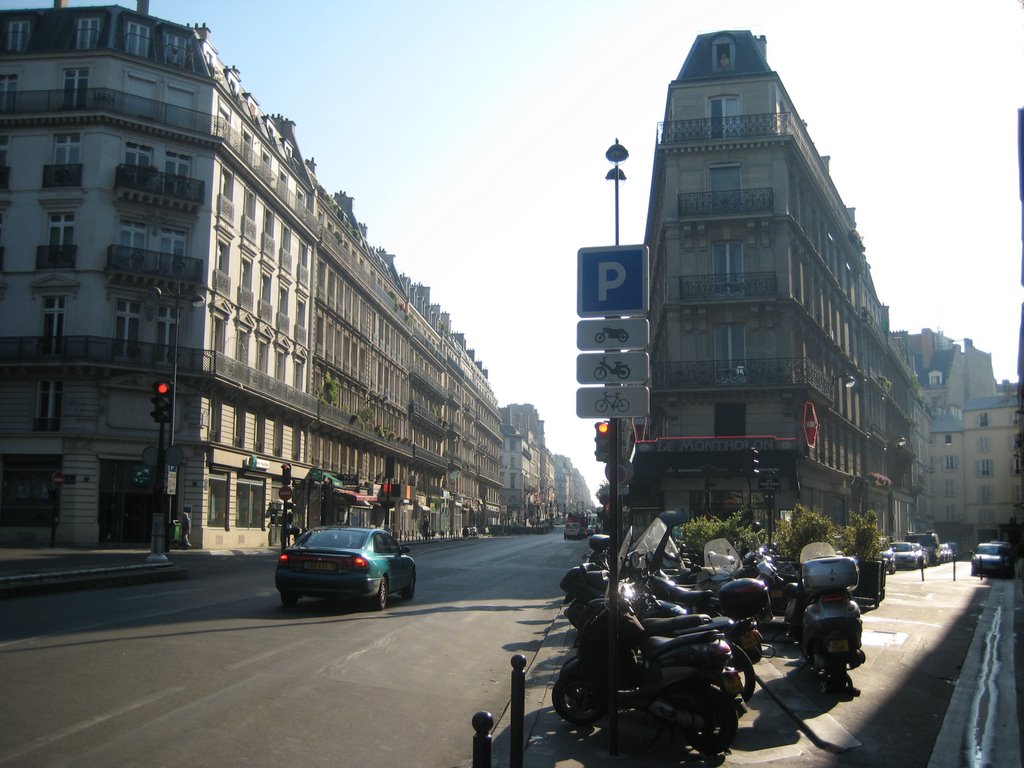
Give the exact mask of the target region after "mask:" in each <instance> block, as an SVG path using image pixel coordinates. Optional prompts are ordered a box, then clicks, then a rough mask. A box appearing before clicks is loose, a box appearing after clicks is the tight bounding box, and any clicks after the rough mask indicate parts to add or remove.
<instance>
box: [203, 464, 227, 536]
mask: <svg viewBox="0 0 1024 768" xmlns="http://www.w3.org/2000/svg"><path fill="white" fill-rule="evenodd" d="M229 482H230V481H229V480H228V476H227V475H225V474H218V473H215V472H212V471H211V472H210V481H209V484H210V504H209V507H208V508H207V511H206V524H207V525H209V526H211V527H213V526H216V527H218V528H225V529H227V527H228V498H229V497H228V485H229Z"/></svg>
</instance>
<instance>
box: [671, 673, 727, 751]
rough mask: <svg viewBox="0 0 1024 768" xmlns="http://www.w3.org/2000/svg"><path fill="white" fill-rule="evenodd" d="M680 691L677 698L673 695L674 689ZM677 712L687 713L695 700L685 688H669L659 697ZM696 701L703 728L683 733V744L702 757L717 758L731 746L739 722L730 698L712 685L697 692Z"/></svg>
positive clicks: (682, 685) (689, 689)
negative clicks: (681, 710)
mask: <svg viewBox="0 0 1024 768" xmlns="http://www.w3.org/2000/svg"><path fill="white" fill-rule="evenodd" d="M676 688H678V689H680V690H679V696H678V698H677V697H676V696H674V695H673V692H674V689H676ZM662 698H664V699H665V700H666V701H668V702H669V703H672V704H673V705H674V706H679V708H680V709H689V707H690V706H691V702H693V700H694V691H693V690H692V689H691V688H690V686H688V685H686V684H679V685H676V686H672V687H670V688H669V689H668V690H667V691H666V692H665V694H664V696H663V697H662ZM696 700H697V701H699V702H700V711H698V712H696V713H695V714H697V715H699V716H700V718H701V720H702V721H703V725H702V726H701V727H699V728H690V729H687V730H686V731H685V736H686V742H687V743H688V744H689V745H690V746H691V747H693V748H694V749H696V750H697V751H698V752H700V753H701V754H702V755H708V756H712V755H718V754H721V753H722V752H725V751H726V750H727V749H729V747H731V746H732V743H733V741H734V740H735V738H736V730H737V729H738V728H739V718H738V716H737V714H736V707H735V705H734V704H733V701H734V699H733V697H732V696H730V695H729V694H727V693H726V692H725V691H723V690H722V689H721V688H718V687H716V686H714V685H709V686H706V687H705V688H703V689H701V690H698V691H696Z"/></svg>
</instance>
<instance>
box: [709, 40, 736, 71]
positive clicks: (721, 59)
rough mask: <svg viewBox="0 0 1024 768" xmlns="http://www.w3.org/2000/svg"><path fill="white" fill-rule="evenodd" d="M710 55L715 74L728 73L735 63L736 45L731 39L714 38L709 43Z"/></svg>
mask: <svg viewBox="0 0 1024 768" xmlns="http://www.w3.org/2000/svg"><path fill="white" fill-rule="evenodd" d="M711 55H712V57H713V59H712V62H711V66H712V68H713V70H714V71H715V72H730V71H732V69H733V67H734V65H735V61H736V43H735V42H734V41H733V40H732V38H727V37H726V38H716V39H715V40H714V41H713V42H712V43H711Z"/></svg>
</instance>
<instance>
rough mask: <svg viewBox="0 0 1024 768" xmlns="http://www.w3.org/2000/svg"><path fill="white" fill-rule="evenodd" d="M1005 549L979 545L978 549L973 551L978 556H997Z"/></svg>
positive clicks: (991, 545)
mask: <svg viewBox="0 0 1024 768" xmlns="http://www.w3.org/2000/svg"><path fill="white" fill-rule="evenodd" d="M1004 549H1005V547H1000V546H999V545H998V544H979V545H978V548H977V549H976V550H974V551H975V552H977V553H978V554H979V555H998V554H1000V553H1001V552H1002V551H1003V550H1004Z"/></svg>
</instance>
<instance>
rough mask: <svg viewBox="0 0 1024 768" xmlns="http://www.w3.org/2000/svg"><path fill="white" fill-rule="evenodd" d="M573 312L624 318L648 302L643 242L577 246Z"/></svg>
mask: <svg viewBox="0 0 1024 768" xmlns="http://www.w3.org/2000/svg"><path fill="white" fill-rule="evenodd" d="M577 267H578V268H577V278H578V280H577V290H576V314H578V315H579V316H580V317H628V316H630V315H642V314H644V313H645V312H646V311H647V309H648V305H649V299H650V292H649V289H648V274H647V269H648V256H647V246H646V245H616V246H606V247H604V248H580V249H579V251H578V252H577Z"/></svg>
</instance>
